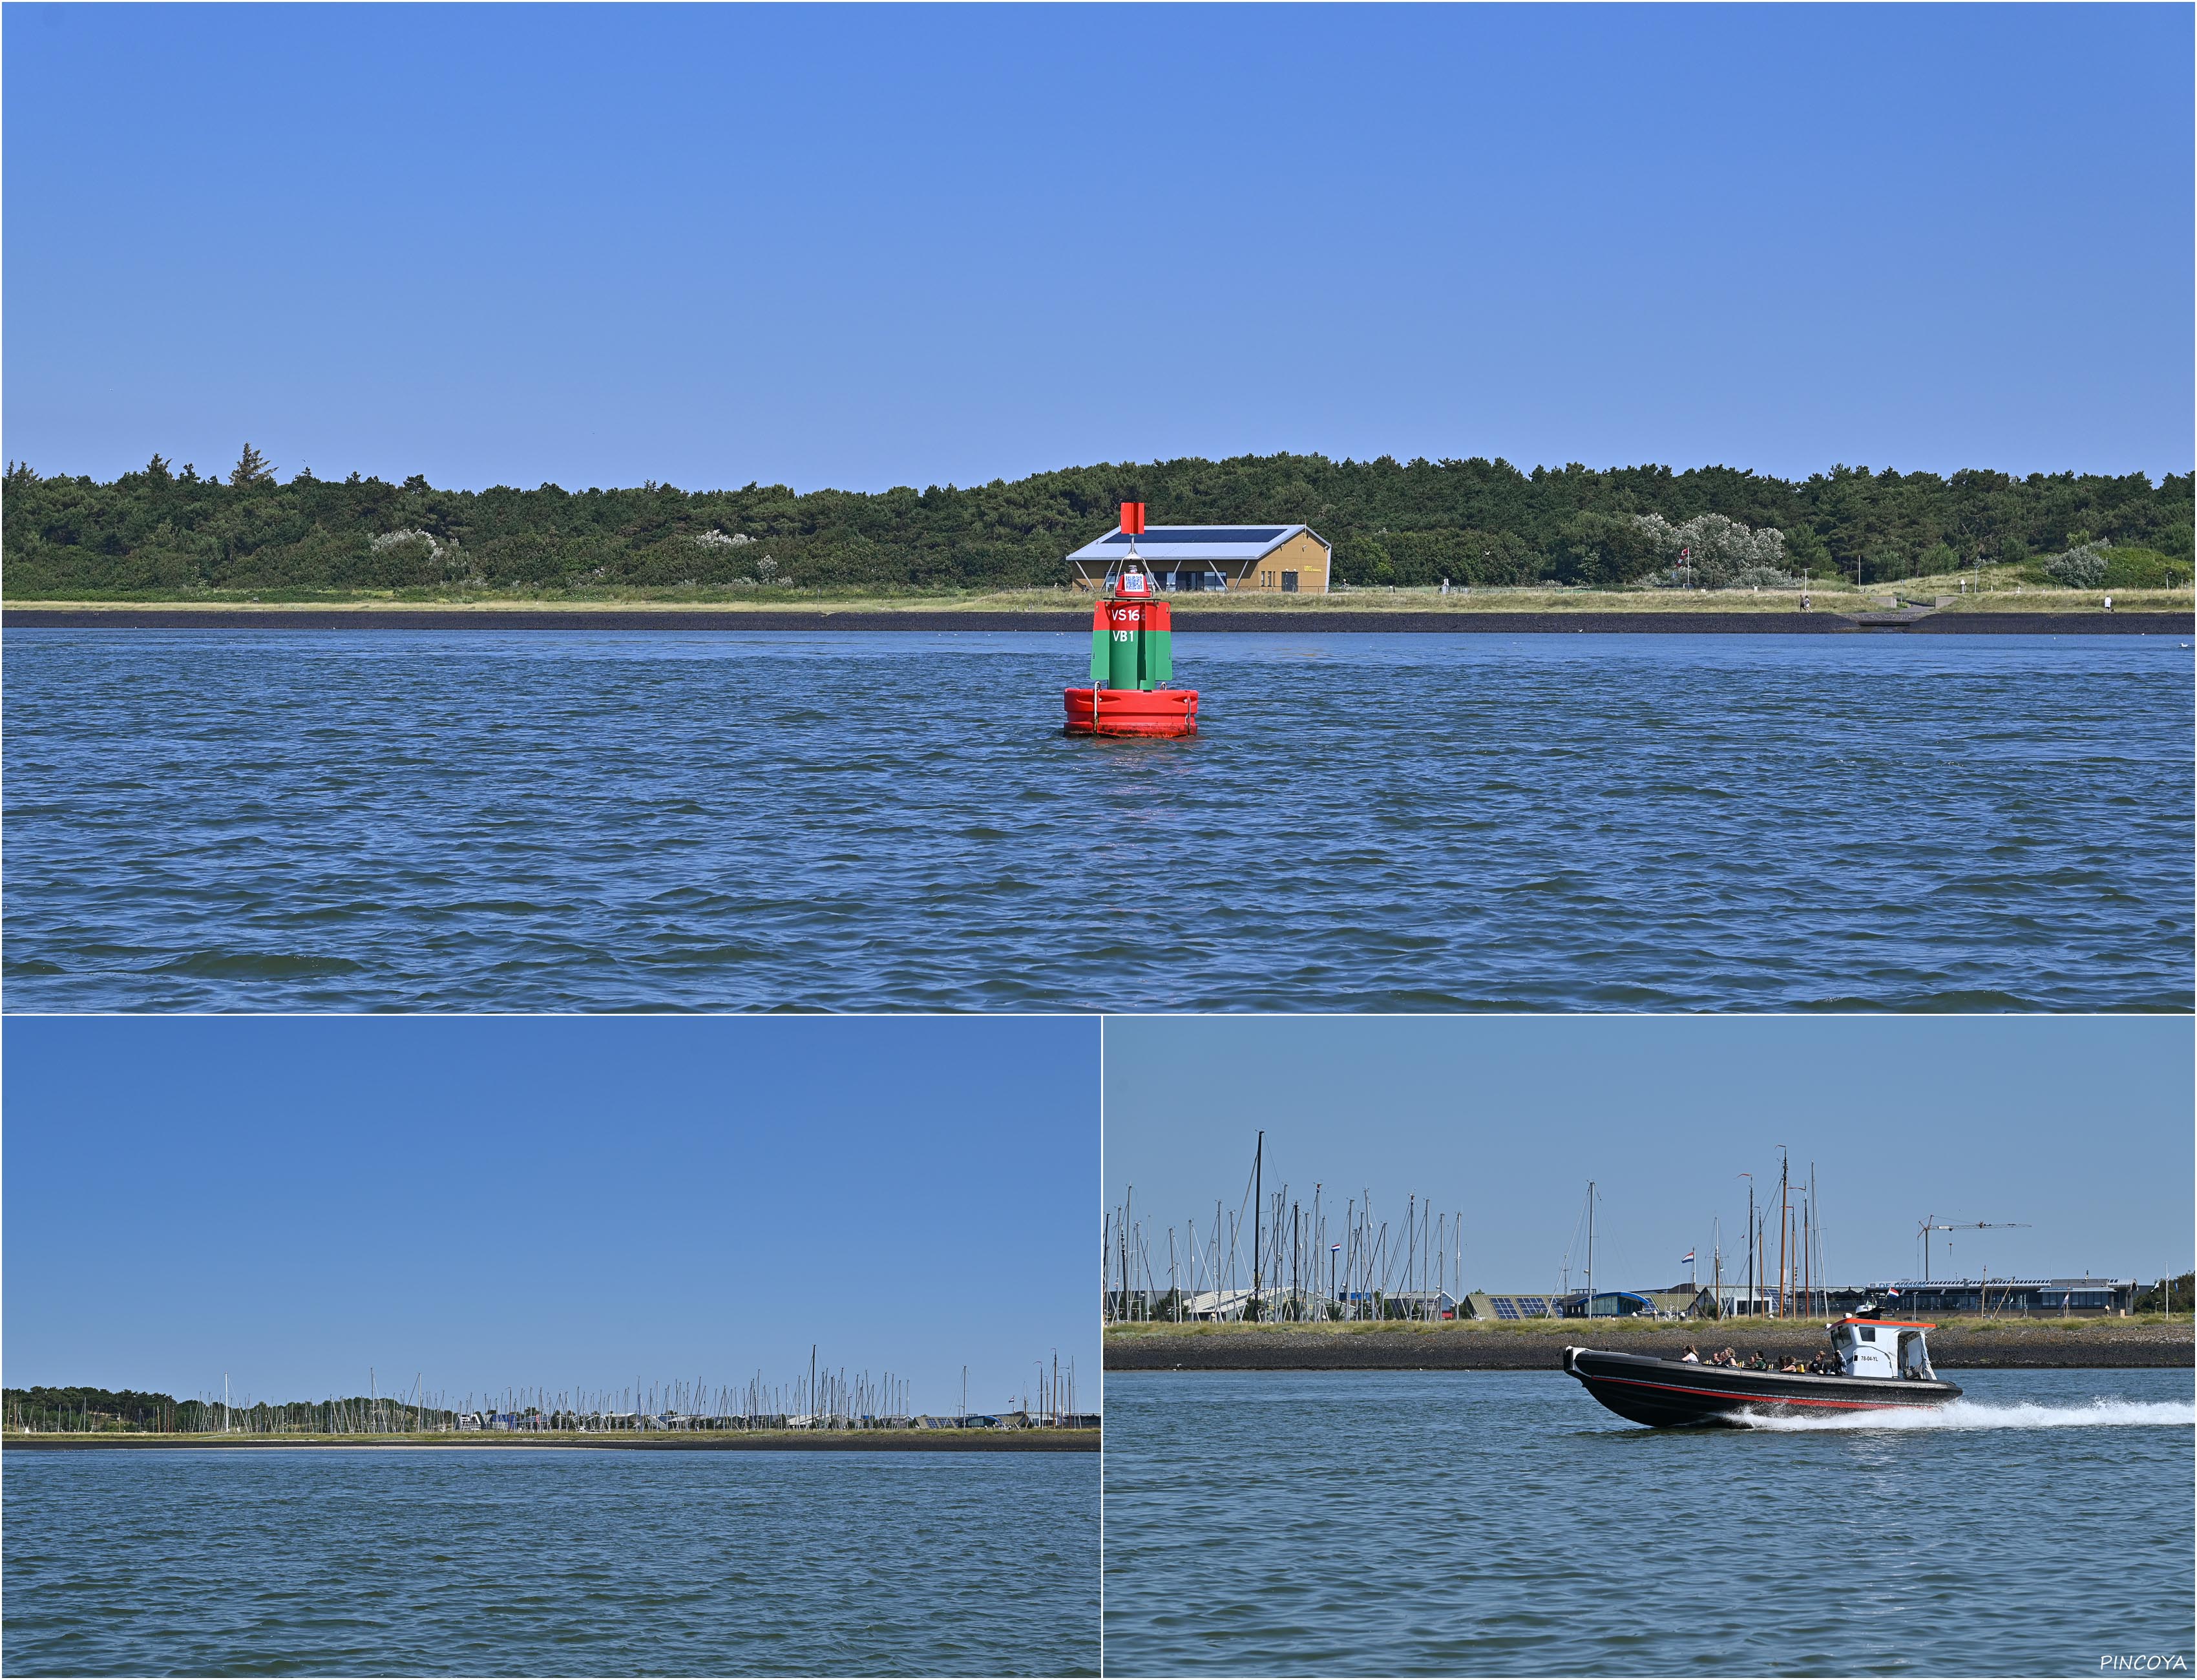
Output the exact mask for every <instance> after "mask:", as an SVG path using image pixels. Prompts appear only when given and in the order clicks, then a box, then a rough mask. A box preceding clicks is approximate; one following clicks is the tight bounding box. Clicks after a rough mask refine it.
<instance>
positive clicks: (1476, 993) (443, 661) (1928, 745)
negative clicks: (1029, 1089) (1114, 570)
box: [5, 630, 2193, 1011]
mask: <svg viewBox="0 0 2197 1680" xmlns="http://www.w3.org/2000/svg"><path fill="white" fill-rule="evenodd" d="M1085 658H1086V643H1085V640H1084V639H1083V638H1082V637H1081V636H1080V635H1073V636H1072V635H1059V636H1053V635H1036V634H964V635H948V634H937V635H916V634H890V635H880V634H870V635H863V634H841V635H821V634H818V635H777V634H676V633H667V634H655V633H639V632H629V631H612V632H599V633H596V632H575V633H570V634H563V633H541V632H502V633H490V632H476V633H460V634H453V633H435V632H420V633H406V632H393V631H377V632H365V633H356V634H352V633H334V634H331V633H312V632H279V631H252V632H235V633H222V632H146V631H137V632H105V633H101V632H94V631H71V630H38V631H22V630H19V631H16V632H14V633H12V634H10V635H9V638H8V643H7V692H6V714H5V723H6V748H7V750H6V768H7V772H8V774H7V779H6V824H7V841H8V846H7V858H6V866H7V875H6V889H7V890H6V935H7V939H6V970H5V973H6V979H7V1003H8V1005H9V1007H10V1008H12V1009H16V1010H26V1009H72V1010H73V1009H122V1010H141V1009H158V1010H178V1009H223V1010H226V1009H252V1010H258V1009H281V1008H299V1009H352V1008H388V1009H401V1008H432V1009H464V1008H484V1009H508V1010H528V1011H534V1010H544V1009H565V1008H571V1009H588V1010H594V1009H629V1008H662V1007H670V1008H694V1009H716V1008H773V1007H781V1006H792V1007H820V1008H839V1009H857V1010H877V1009H1009V1008H1012V1009H1058V1008H1067V1009H1075V1008H1104V1009H1109V1010H1116V1011H1129V1010H1142V1009H1195V1010H1226V1009H1255V1008H1266V1009H1324V1010H1369V1009H1389V1010H1402V1011H1425V1010H1448V1009H1476V1008H1506V1007H1509V1008H1520V1009H1528V1010H1612V1009H1620V1010H1622V1009H1662V1008H1677V1009H1750V1010H1752V1009H1775V1008H1786V1007H1792V1008H1856V1007H1860V1008H1874V1007H1881V1008H1887V1009H1923V1010H1927V1009H1984V1010H1992V1009H2052V1010H2099V1009H2113V1010H2119V1009H2165V1010H2187V1009H2188V1008H2190V1007H2191V1005H2192V1001H2193V998H2192V978H2191V976H2192V951H2193V946H2192V918H2191V904H2192V890H2193V881H2192V869H2191V856H2192V844H2193V832H2192V808H2193V789H2192V780H2191V746H2192V737H2191V707H2192V700H2193V691H2192V669H2191V656H2190V654H2189V652H2188V651H2187V650H2186V649H2184V648H2183V646H2182V645H2181V643H2180V642H2179V640H2177V639H2175V638H2171V637H2143V638H2138V637H2093V636H2070V637H2064V638H2026V637H2025V638H2012V637H1979V638H1966V637H1962V638H1952V637H1936V638H1925V637H1919V636H1893V637H1884V638H1876V637H1868V636H1845V637H1814V636H1807V637H1800V636H1774V635H1772V636H1699V637H1696V636H1655V635H1649V636H1625V635H1572V636H1561V635H1541V636H1488V635H1470V636H1439V635H1424V636H1422V635H1409V636H1391V635H1336V634H1328V635H1310V634H1307V635H1298V636H1278V635H1259V636H1238V635H1210V634H1209V635H1204V636H1199V635H1196V634H1184V635H1182V636H1181V637H1180V640H1179V643H1178V661H1177V663H1178V667H1179V670H1180V674H1181V675H1182V677H1183V680H1185V681H1188V682H1191V683H1192V684H1194V685H1196V686H1199V687H1200V688H1202V690H1203V692H1204V694H1205V697H1206V698H1205V702H1204V708H1203V710H1204V717H1205V722H1206V731H1205V733H1203V735H1202V736H1200V737H1199V738H1198V739H1195V740H1191V741H1183V742H1145V743H1137V742H1109V743H1094V742H1090V741H1076V740H1069V739H1064V738H1063V736H1062V735H1061V733H1060V717H1061V707H1060V689H1061V686H1062V685H1063V684H1064V682H1068V681H1081V672H1082V669H1083V666H1084V661H1085Z"/></svg>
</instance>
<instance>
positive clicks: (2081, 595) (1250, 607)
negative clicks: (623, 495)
mask: <svg viewBox="0 0 2197 1680" xmlns="http://www.w3.org/2000/svg"><path fill="white" fill-rule="evenodd" d="M1976 583H1977V580H1976V579H1975V578H1974V576H1972V575H1971V576H1966V577H1963V576H1957V575H1956V576H1945V577H1918V578H1911V579H1909V580H1907V581H1905V582H1900V583H1898V584H1873V585H1871V586H1869V588H1866V589H1856V588H1854V587H1853V586H1852V584H1850V583H1840V582H1833V583H1831V584H1829V586H1828V587H1816V588H1811V590H1810V591H1809V601H1810V610H1811V614H1814V613H1823V614H1827V615H1829V616H1831V617H1841V616H1844V617H1861V616H1863V615H1865V614H1870V613H1877V612H1882V611H1888V610H1898V609H1901V608H1904V607H1929V608H1933V610H1934V611H1935V612H1936V613H1937V614H1938V615H1939V616H1945V615H1968V614H1997V613H2014V614H2023V615H2028V614H2037V613H2049V614H2053V615H2063V614H2064V615H2072V616H2078V617H2084V616H2087V617H2103V616H2104V599H2105V596H2104V592H2102V591H2100V590H2092V589H2061V588H2040V587H2038V585H2037V584H2035V583H2032V582H2024V581H2023V580H2021V579H2020V578H2017V577H2015V576H2013V574H2012V573H2011V572H2010V571H2002V572H1988V571H1987V572H1985V574H1984V575H1983V577H1982V579H1981V583H1982V588H1981V589H1980V591H1979V590H1977V589H1976ZM1964 586H1965V588H1966V590H1967V591H1968V592H1967V593H1964ZM1168 599H1169V601H1170V603H1171V605H1173V606H1174V610H1175V611H1176V613H1177V614H1178V615H1179V617H1180V621H1181V623H1182V626H1183V628H1185V629H1193V628H1195V627H1196V624H1197V620H1199V619H1201V618H1206V619H1211V618H1215V617H1238V616H1241V615H1243V614H1245V613H1257V614H1259V615H1261V616H1262V617H1263V616H1266V615H1273V616H1274V617H1276V618H1277V619H1278V620H1280V621H1283V622H1286V623H1292V624H1296V623H1303V624H1306V625H1307V626H1309V625H1311V624H1314V623H1323V624H1325V623H1332V624H1335V625H1336V627H1337V628H1343V627H1345V626H1347V624H1348V622H1349V621H1351V620H1354V619H1357V618H1360V617H1365V616H1368V615H1375V616H1378V615H1382V614H1388V613H1397V612H1408V613H1412V614H1414V615H1418V614H1424V613H1438V614H1441V615H1443V616H1444V617H1451V618H1455V619H1460V620H1464V619H1477V618H1499V617H1516V616H1519V615H1528V616H1542V615H1549V614H1563V615H1580V616H1582V617H1598V616H1608V615H1613V614H1614V615H1622V616H1627V617H1630V616H1634V615H1649V616H1653V617H1664V616H1667V615H1676V616H1684V617H1691V616H1696V615H1701V614H1714V615H1717V616H1719V617H1725V616H1733V617H1758V616H1762V617H1782V616H1784V615H1788V614H1790V615H1794V616H1799V615H1800V595H1799V594H1798V593H1797V592H1794V591H1790V590H1782V591H1781V590H1769V591H1756V590H1752V589H1667V588H1652V587H1649V586H1646V585H1635V586H1632V587H1628V588H1614V589H1590V588H1559V587H1555V586H1550V587H1545V588H1542V587H1522V588H1475V589H1469V590H1468V589H1463V588H1457V589H1452V590H1451V591H1450V592H1449V593H1448V594H1443V593H1442V592H1441V590H1440V589H1437V588H1356V589H1346V590H1342V591H1338V592H1337V593H1336V594H1327V595H1310V594H1306V595H1284V594H1269V593H1264V592H1261V593H1258V594H1249V593H1242V592H1238V593H1235V594H1183V595H1174V596H1170V597H1169V598H1168ZM1092 601H1093V594H1092V593H1091V592H1090V591H1088V590H1081V589H1070V588H1037V589H993V590H986V589H929V590H920V589H905V590H855V589H848V590H815V589H800V588H731V587H710V586H702V585H691V584H690V585H681V586H677V587H675V588H656V589H642V588H614V589H600V590H589V591H569V592H568V591H557V590H551V591H541V592H531V593H517V592H509V591H488V590H464V589H432V588H418V589H401V590H344V589H314V590H306V589H294V590H282V591H277V590H258V591H244V590H208V591H200V592H198V593H195V594H178V595H154V594H133V595H130V596H126V597H125V596H114V597H107V598H101V599H96V600H92V599H86V600H61V599H24V598H16V597H9V598H7V599H5V600H4V601H0V605H4V607H5V608H6V610H7V611H8V612H9V615H10V617H14V616H15V615H17V614H19V613H20V614H24V615H27V616H31V617H35V616H36V615H42V614H45V613H50V612H69V613H100V614H107V613H113V614H117V615H127V614H130V613H132V612H138V611H145V610H147V609H157V610H159V611H163V612H166V611H177V612H194V613H195V612H205V613H221V614H224V615H226V614H229V613H238V612H247V613H251V614H253V615H255V616H264V617H268V618H270V619H273V620H280V619H281V618H282V617H285V616H289V615H297V614H305V613H325V612H328V611H331V610H337V611H351V612H356V613H358V614H359V615H361V616H362V617H368V618H371V617H378V616H382V615H386V614H390V613H395V612H401V613H405V614H407V615H409V614H413V613H418V612H432V613H435V614H438V615H444V614H447V615H453V616H474V617H483V618H490V619H493V618H495V617H499V616H501V615H507V614H532V613H542V612H556V613H559V614H565V613H571V614H589V615H604V616H606V617H622V616H624V615H629V614H647V615H653V614H663V615H667V616H670V615H676V614H680V613H691V612H696V611H702V612H707V613H710V614H712V615H720V614H722V615H725V616H728V617H741V618H747V617H753V618H756V619H768V618H770V617H774V616H776V615H782V614H787V613H800V614H804V615H806V614H814V613H831V614H833V615H838V614H861V615H872V614H875V615H884V614H890V615H895V616H901V615H904V616H906V617H910V618H913V619H921V618H923V617H933V616H937V615H942V614H950V615H954V616H955V617H959V616H962V615H970V614H975V615H983V616H984V617H994V616H996V617H1000V618H1002V619H1013V618H1017V617H1024V616H1038V615H1043V616H1048V617H1049V616H1052V615H1057V614H1063V613H1075V614H1083V615H1087V614H1088V613H1089V611H1090V608H1091V604H1092ZM2193 602H2197V594H2193V592H2192V591H2191V590H2189V589H2187V588H2182V589H2130V590H2117V591H2114V592H2113V605H2114V609H2115V611H2116V613H2135V614H2151V613H2178V614H2181V615H2183V616H2185V617H2186V616H2188V615H2189V614H2190V613H2191V611H2192V610H2193ZM26 622H27V618H26ZM1002 628H1005V625H1004V624H1003V625H1002Z"/></svg>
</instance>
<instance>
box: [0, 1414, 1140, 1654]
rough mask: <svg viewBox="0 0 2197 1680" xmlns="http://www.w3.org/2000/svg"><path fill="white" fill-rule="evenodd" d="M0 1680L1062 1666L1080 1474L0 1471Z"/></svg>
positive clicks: (907, 1466) (946, 1460)
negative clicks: (3, 1494)
mask: <svg viewBox="0 0 2197 1680" xmlns="http://www.w3.org/2000/svg"><path fill="white" fill-rule="evenodd" d="M6 1474H7V1528H6V1537H5V1548H6V1562H7V1596H6V1599H5V1624H4V1634H0V1653H4V1660H5V1667H6V1671H7V1672H8V1673H9V1674H11V1675H14V1674H163V1673H171V1672H183V1673H189V1674H301V1673H304V1674H636V1673H647V1674H1039V1675H1056V1674H1090V1673H1095V1672H1096V1671H1097V1666H1098V1459H1097V1455H1095V1454H1087V1453H983V1454H960V1453H956V1454H945V1453H897V1452H896V1453H828V1452H677V1453H664V1452H588V1451H541V1452H527V1451H503V1450H498V1451H472V1452H467V1451H403V1450H375V1451H351V1452H342V1451H333V1452H331V1451H258V1450H256V1449H255V1450H251V1451H195V1452H193V1451H179V1452H120V1451H114V1452H81V1453H29V1452H11V1453H9V1454H8V1455H7V1463H6Z"/></svg>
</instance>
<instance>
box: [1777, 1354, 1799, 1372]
mask: <svg viewBox="0 0 2197 1680" xmlns="http://www.w3.org/2000/svg"><path fill="white" fill-rule="evenodd" d="M1777 1369H1778V1370H1781V1371H1783V1373H1785V1375H1787V1376H1800V1361H1799V1360H1798V1359H1796V1358H1794V1357H1793V1356H1792V1355H1791V1354H1790V1353H1784V1354H1781V1355H1779V1356H1778V1360H1777Z"/></svg>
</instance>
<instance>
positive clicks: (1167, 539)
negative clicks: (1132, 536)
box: [1068, 525, 1330, 567]
mask: <svg viewBox="0 0 2197 1680" xmlns="http://www.w3.org/2000/svg"><path fill="white" fill-rule="evenodd" d="M1299 535H1304V536H1310V537H1311V538H1312V540H1313V542H1317V543H1319V546H1320V547H1323V548H1325V547H1329V546H1330V545H1329V543H1328V542H1327V540H1326V538H1325V537H1323V536H1320V534H1319V532H1318V531H1316V530H1313V529H1312V527H1311V526H1309V525H1147V526H1146V527H1145V530H1144V531H1143V532H1142V533H1141V534H1140V535H1139V536H1138V537H1137V539H1136V543H1137V554H1138V557H1139V559H1145V560H1149V561H1156V562H1166V561H1170V560H1173V561H1181V560H1205V561H1209V562H1210V563H1212V564H1213V565H1240V564H1242V563H1243V561H1246V560H1257V559H1264V558H1265V557H1266V556H1267V555H1268V554H1271V553H1273V552H1274V550H1275V549H1277V548H1278V547H1281V546H1282V544H1284V542H1288V541H1289V540H1290V538H1291V537H1293V536H1299ZM1128 552H1129V538H1128V537H1127V536H1125V535H1124V534H1123V533H1122V529H1121V527H1119V526H1118V525H1117V526H1116V527H1115V528H1114V529H1113V530H1110V531H1109V532H1108V533H1107V534H1106V535H1105V536H1102V537H1100V538H1099V539H1098V541H1097V542H1087V543H1085V544H1084V545H1083V547H1081V548H1078V549H1077V550H1076V551H1075V553H1072V554H1070V556H1069V557H1068V558H1069V559H1070V560H1073V561H1075V563H1076V564H1077V565H1086V566H1099V567H1104V566H1109V565H1113V564H1114V562H1115V561H1116V560H1118V559H1121V558H1122V556H1123V555H1124V554H1126V553H1128Z"/></svg>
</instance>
